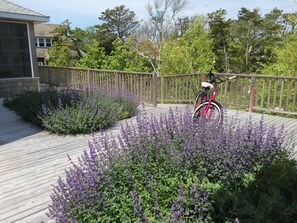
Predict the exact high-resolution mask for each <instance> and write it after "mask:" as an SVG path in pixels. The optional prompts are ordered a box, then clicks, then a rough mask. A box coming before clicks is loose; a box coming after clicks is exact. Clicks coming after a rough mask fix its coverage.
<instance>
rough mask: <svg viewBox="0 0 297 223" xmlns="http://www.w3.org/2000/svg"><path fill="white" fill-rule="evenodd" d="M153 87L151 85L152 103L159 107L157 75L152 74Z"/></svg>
mask: <svg viewBox="0 0 297 223" xmlns="http://www.w3.org/2000/svg"><path fill="white" fill-rule="evenodd" d="M151 83H152V85H151V101H152V103H153V106H154V107H157V74H156V73H153V74H152V82H151Z"/></svg>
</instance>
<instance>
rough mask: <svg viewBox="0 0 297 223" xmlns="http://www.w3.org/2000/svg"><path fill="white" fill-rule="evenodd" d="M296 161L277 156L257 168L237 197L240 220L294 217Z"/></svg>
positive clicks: (288, 221)
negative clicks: (253, 176)
mask: <svg viewBox="0 0 297 223" xmlns="http://www.w3.org/2000/svg"><path fill="white" fill-rule="evenodd" d="M296 188H297V169H296V161H293V160H287V159H279V160H277V161H276V162H274V163H273V164H272V165H271V166H267V167H264V168H262V169H261V171H260V172H259V173H258V174H257V175H256V177H255V181H253V182H252V183H251V184H250V185H249V186H248V187H247V188H245V189H244V190H243V191H242V192H241V193H239V194H238V195H237V196H238V216H239V219H240V222H259V223H261V222H263V223H264V222H283V223H291V222H295V221H296V219H297V202H296V201H297V191H296Z"/></svg>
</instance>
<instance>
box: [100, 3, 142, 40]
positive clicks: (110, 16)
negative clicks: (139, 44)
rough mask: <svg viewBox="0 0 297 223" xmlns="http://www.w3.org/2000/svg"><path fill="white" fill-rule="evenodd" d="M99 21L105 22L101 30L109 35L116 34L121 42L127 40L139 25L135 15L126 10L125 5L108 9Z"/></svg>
mask: <svg viewBox="0 0 297 223" xmlns="http://www.w3.org/2000/svg"><path fill="white" fill-rule="evenodd" d="M99 20H101V21H103V24H102V25H101V27H100V28H101V29H103V30H106V31H107V33H112V34H115V35H116V36H117V37H119V38H120V39H121V40H125V39H127V38H128V37H129V35H130V34H131V33H132V32H133V31H134V30H135V29H136V28H137V27H138V25H139V21H137V20H136V15H135V13H134V12H133V11H130V10H129V9H126V8H125V5H120V6H116V7H115V8H114V9H106V10H105V11H104V12H102V13H101V16H100V17H99Z"/></svg>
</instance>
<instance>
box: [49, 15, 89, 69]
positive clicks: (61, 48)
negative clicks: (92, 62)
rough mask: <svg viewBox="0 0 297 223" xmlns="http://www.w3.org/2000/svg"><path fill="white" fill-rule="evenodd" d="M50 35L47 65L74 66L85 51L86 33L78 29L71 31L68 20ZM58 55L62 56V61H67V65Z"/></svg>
mask: <svg viewBox="0 0 297 223" xmlns="http://www.w3.org/2000/svg"><path fill="white" fill-rule="evenodd" d="M52 33H53V34H54V35H53V46H52V47H51V49H50V50H49V64H55V65H56V66H62V64H63V66H73V65H75V64H76V62H77V61H78V60H79V59H80V58H82V56H83V55H84V53H85V52H84V51H85V50H86V45H87V44H86V43H87V35H86V34H87V33H86V31H84V30H82V29H80V28H74V29H72V28H71V23H70V22H69V20H65V21H64V22H62V24H61V25H60V26H58V27H56V28H55V29H54V30H53V31H52ZM59 53H61V55H63V56H64V60H65V61H68V64H66V65H65V62H62V61H61V60H60V59H59V58H58V56H59ZM55 54H57V55H55ZM66 57H68V58H66ZM59 61H60V62H59Z"/></svg>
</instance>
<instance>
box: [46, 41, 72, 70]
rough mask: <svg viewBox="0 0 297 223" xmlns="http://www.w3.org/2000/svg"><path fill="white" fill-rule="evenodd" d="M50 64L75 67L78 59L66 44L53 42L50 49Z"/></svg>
mask: <svg viewBox="0 0 297 223" xmlns="http://www.w3.org/2000/svg"><path fill="white" fill-rule="evenodd" d="M48 54H49V62H48V64H49V65H50V66H63V67H74V66H75V64H76V59H75V58H74V57H73V56H72V54H71V51H70V48H69V47H68V46H67V45H66V44H64V45H61V44H59V43H57V42H56V43H53V45H52V47H51V48H49V50H48Z"/></svg>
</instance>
